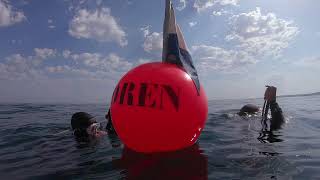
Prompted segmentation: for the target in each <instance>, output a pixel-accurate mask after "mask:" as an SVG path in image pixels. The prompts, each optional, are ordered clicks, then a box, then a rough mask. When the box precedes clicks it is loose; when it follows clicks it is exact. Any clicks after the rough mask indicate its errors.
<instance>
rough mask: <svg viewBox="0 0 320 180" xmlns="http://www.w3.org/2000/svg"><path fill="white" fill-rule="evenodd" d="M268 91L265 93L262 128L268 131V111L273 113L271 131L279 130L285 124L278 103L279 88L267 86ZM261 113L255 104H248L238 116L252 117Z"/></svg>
mask: <svg viewBox="0 0 320 180" xmlns="http://www.w3.org/2000/svg"><path fill="white" fill-rule="evenodd" d="M266 87H267V89H266V91H265V93H264V100H265V102H264V105H263V109H262V121H261V124H262V127H263V130H264V131H265V130H267V129H268V125H267V120H268V111H269V109H270V111H271V118H270V131H274V130H278V129H280V128H281V126H282V125H283V123H284V116H283V114H282V109H281V108H280V106H279V105H278V103H277V101H276V94H277V88H276V87H274V86H266ZM258 112H259V107H258V106H256V105H253V104H247V105H245V106H243V107H242V108H241V109H240V112H239V113H238V115H240V116H245V115H252V114H257V113H258Z"/></svg>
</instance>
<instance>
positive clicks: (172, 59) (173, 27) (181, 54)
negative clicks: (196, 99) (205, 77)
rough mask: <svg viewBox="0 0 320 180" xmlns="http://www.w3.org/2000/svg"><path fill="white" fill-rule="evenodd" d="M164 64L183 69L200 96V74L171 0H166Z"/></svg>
mask: <svg viewBox="0 0 320 180" xmlns="http://www.w3.org/2000/svg"><path fill="white" fill-rule="evenodd" d="M162 62H168V63H172V64H176V65H178V66H180V67H182V68H183V69H184V70H185V71H186V72H187V73H188V74H189V76H190V77H191V79H192V80H193V82H194V84H195V86H196V88H197V92H198V94H199V93H200V82H199V78H198V73H197V70H196V68H195V67H194V65H193V62H192V58H191V56H190V54H189V52H188V49H187V45H186V43H185V41H184V38H183V35H182V33H181V30H180V27H179V25H177V24H176V17H175V15H174V9H173V7H172V3H171V0H166V10H165V19H164V24H163V50H162Z"/></svg>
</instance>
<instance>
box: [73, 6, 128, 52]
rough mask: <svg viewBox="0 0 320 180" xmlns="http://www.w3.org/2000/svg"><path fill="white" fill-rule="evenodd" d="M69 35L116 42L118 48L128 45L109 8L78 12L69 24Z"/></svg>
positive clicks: (124, 34)
mask: <svg viewBox="0 0 320 180" xmlns="http://www.w3.org/2000/svg"><path fill="white" fill-rule="evenodd" d="M69 34H70V35H71V36H73V37H75V38H78V39H80V38H84V39H94V40H96V41H100V42H116V43H118V44H119V45H120V46H126V45H127V44H128V41H127V39H126V33H125V32H124V31H123V29H122V28H121V26H120V25H119V24H118V23H117V21H116V20H115V18H114V17H113V16H112V15H111V10H110V9H109V8H101V9H98V10H95V11H89V10H87V9H80V10H78V11H77V13H76V15H75V16H74V17H73V19H72V20H71V22H70V24H69Z"/></svg>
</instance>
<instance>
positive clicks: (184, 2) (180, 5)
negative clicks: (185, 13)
mask: <svg viewBox="0 0 320 180" xmlns="http://www.w3.org/2000/svg"><path fill="white" fill-rule="evenodd" d="M179 2H180V3H179V6H178V7H177V10H178V11H182V10H183V9H184V8H186V6H187V2H186V0H179Z"/></svg>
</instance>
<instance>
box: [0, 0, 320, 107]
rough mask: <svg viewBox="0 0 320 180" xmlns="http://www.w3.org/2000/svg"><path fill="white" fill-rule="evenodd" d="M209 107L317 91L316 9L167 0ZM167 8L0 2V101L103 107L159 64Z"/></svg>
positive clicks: (248, 0)
mask: <svg viewBox="0 0 320 180" xmlns="http://www.w3.org/2000/svg"><path fill="white" fill-rule="evenodd" d="M173 4H174V7H175V11H176V18H177V23H178V24H179V25H180V27H181V29H182V31H183V33H184V36H185V40H186V42H187V44H188V48H189V50H190V53H191V54H192V57H193V60H194V63H195V65H196V68H197V69H198V73H199V76H200V81H201V83H202V84H203V86H204V87H205V90H206V93H207V95H208V97H209V99H229V98H254V97H262V95H263V92H264V85H265V84H270V85H275V86H277V87H278V93H279V94H296V93H309V92H315V91H320V83H319V80H318V77H319V70H320V51H319V41H320V24H319V23H318V20H317V18H318V17H320V11H319V7H320V2H319V1H317V0H304V1H300V0H269V1H261V0H260V1H258V0H173ZM164 5H165V1H164V0H163V1H159V0H139V1H138V0H117V1H111V0H110V1H109V0H108V1H103V0H90V1H89V0H80V1H77V0H52V1H40V0H0V49H1V50H0V83H1V86H0V102H106V101H107V102H108V101H109V98H110V96H111V93H112V91H113V88H114V87H115V85H116V83H117V81H118V80H119V79H120V78H121V76H122V75H123V74H125V73H126V72H127V71H128V70H130V69H131V68H133V67H135V66H137V65H139V64H142V63H146V62H150V61H160V60H161V51H162V50H161V49H162V25H163V18H164Z"/></svg>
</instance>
